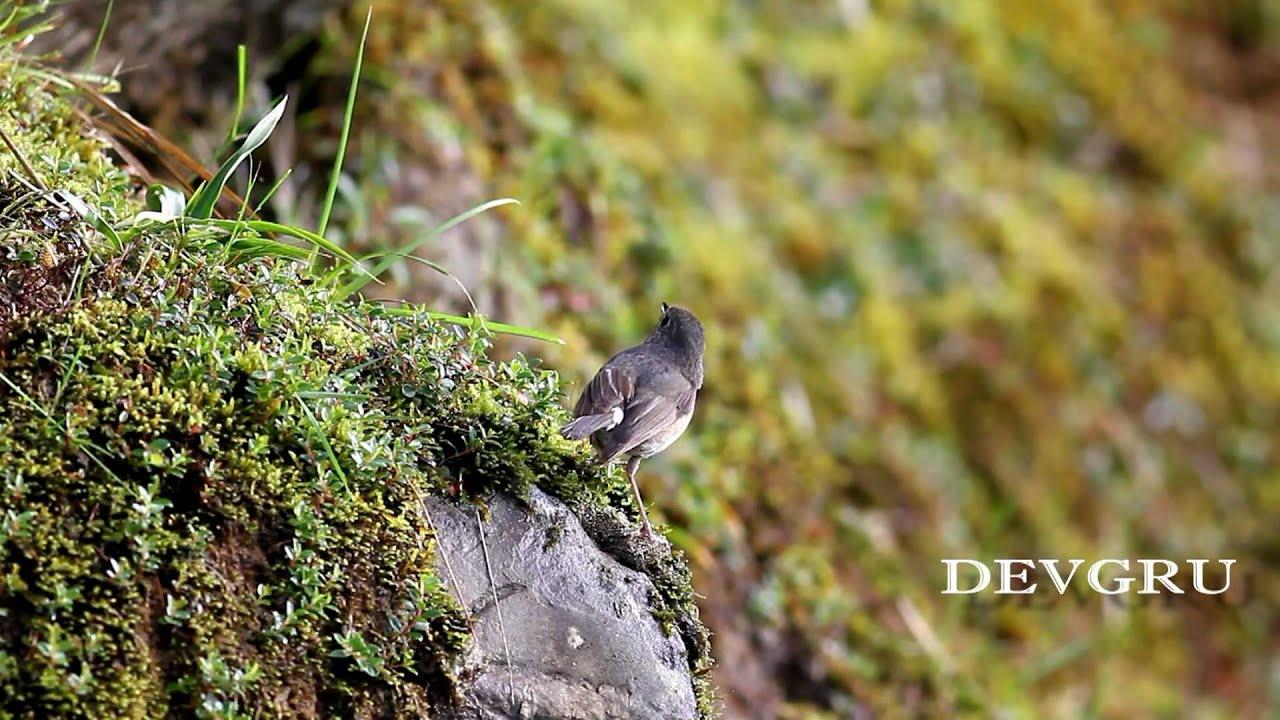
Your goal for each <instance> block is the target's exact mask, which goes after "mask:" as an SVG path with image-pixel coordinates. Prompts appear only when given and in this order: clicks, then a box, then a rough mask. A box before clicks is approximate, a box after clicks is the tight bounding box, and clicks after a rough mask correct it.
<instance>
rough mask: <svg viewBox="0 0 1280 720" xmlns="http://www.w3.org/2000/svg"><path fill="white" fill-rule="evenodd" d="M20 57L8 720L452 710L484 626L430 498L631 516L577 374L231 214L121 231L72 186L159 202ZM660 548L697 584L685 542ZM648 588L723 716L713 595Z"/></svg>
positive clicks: (3, 692) (7, 262)
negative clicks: (586, 432)
mask: <svg viewBox="0 0 1280 720" xmlns="http://www.w3.org/2000/svg"><path fill="white" fill-rule="evenodd" d="M14 62H15V60H14V58H12V57H9V56H0V74H3V75H4V76H5V77H6V78H7V79H8V80H9V81H8V82H6V83H4V84H3V85H2V86H0V107H3V108H4V110H5V112H3V113H0V130H3V131H4V132H5V133H6V135H7V136H8V137H10V138H12V139H13V140H14V142H15V144H16V145H17V147H18V148H19V151H20V152H21V153H22V155H23V160H25V161H26V164H29V165H30V166H31V169H33V170H34V171H35V172H36V173H37V176H36V177H34V178H32V177H26V176H25V175H24V173H25V172H26V171H27V168H25V167H22V163H19V162H17V161H16V158H15V157H12V156H11V154H10V153H0V276H3V278H4V283H3V285H2V286H0V307H3V308H6V312H8V315H7V316H5V317H4V319H3V321H2V322H0V716H19V715H23V714H27V713H35V714H36V715H38V716H50V717H52V716H65V717H162V716H165V715H183V716H189V715H196V716H200V717H216V718H239V717H250V716H259V715H267V716H278V717H284V716H293V717H320V716H332V717H339V716H341V717H375V716H377V717H383V716H403V717H425V716H427V715H429V714H430V713H432V712H433V708H437V709H438V708H441V707H446V706H450V705H451V704H452V703H453V702H454V701H455V699H456V698H458V697H460V696H461V695H462V693H461V688H462V687H463V686H464V685H465V683H466V682H467V681H468V680H469V678H468V677H467V676H466V674H465V673H460V671H461V670H463V669H464V664H463V659H464V656H465V649H466V647H467V645H468V643H469V641H470V633H471V625H470V623H469V622H468V617H467V613H466V611H465V610H464V609H463V608H462V607H460V606H459V605H458V603H457V602H456V601H455V600H454V598H453V596H452V595H451V592H450V590H449V588H448V587H447V584H446V583H445V581H444V580H443V579H442V578H441V575H440V574H439V573H438V571H437V565H436V550H437V540H436V538H435V537H434V536H433V533H432V531H431V526H430V523H429V522H428V520H427V510H426V507H427V505H426V503H427V501H428V498H436V499H440V498H448V499H450V500H451V501H453V502H462V503H465V502H469V501H473V500H478V501H481V502H483V500H484V499H485V498H488V497H492V496H493V494H494V493H503V494H505V495H506V496H510V497H514V498H528V497H529V495H530V492H531V489H532V488H533V487H534V486H535V485H540V486H542V487H544V488H545V489H547V490H548V491H550V492H552V493H554V494H555V495H557V496H558V497H559V498H561V499H562V500H564V501H565V502H567V503H569V505H570V506H572V507H575V508H579V509H581V510H582V511H584V512H595V511H599V512H603V511H605V510H604V509H605V508H610V509H609V510H608V512H611V513H617V512H620V511H625V512H628V513H631V514H632V515H633V516H634V509H633V508H630V507H629V505H628V503H629V496H628V493H627V492H626V489H625V487H624V486H623V484H622V482H621V481H620V478H619V477H618V476H617V474H616V473H614V472H612V471H609V470H607V469H604V468H601V467H599V466H598V465H596V464H595V463H594V461H593V458H592V456H591V454H590V451H589V450H588V449H587V448H585V447H582V446H581V445H578V444H571V443H567V442H566V441H564V440H563V439H561V438H560V437H559V435H558V433H557V432H556V428H557V426H558V424H559V423H560V422H561V421H562V419H563V417H564V413H563V411H562V410H561V408H560V405H559V403H560V400H561V398H560V390H559V383H558V379H557V377H556V376H555V374H554V373H551V372H548V371H545V370H541V369H538V368H536V367H535V366H534V365H533V364H532V363H530V362H529V361H526V360H525V359H523V358H517V359H515V360H512V361H509V362H494V361H491V360H489V359H488V358H487V357H486V355H485V352H486V350H487V340H486V339H485V338H484V336H482V335H479V334H474V333H471V334H467V333H463V332H461V331H459V330H458V329H457V328H455V327H453V326H448V325H442V324H440V323H438V322H436V321H434V320H432V319H430V318H429V317H428V316H426V315H425V314H421V313H415V312H402V311H393V310H392V309H388V308H386V307H384V306H381V305H378V304H370V303H348V302H339V301H337V300H336V299H335V297H334V294H333V293H332V290H331V288H330V287H329V285H327V284H326V283H324V282H323V281H320V280H319V279H318V278H317V277H316V276H314V275H312V274H311V273H310V272H309V271H308V270H307V269H306V268H305V267H304V266H302V265H300V264H297V263H293V262H289V261H287V260H282V259H279V258H273V257H261V256H252V255H249V254H243V253H238V252H236V251H235V250H234V248H233V247H232V246H231V245H230V244H229V243H228V238H227V236H226V233H224V232H221V231H216V230H214V229H209V228H200V227H182V226H181V224H180V223H158V224H155V225H153V226H149V227H147V228H145V229H142V230H140V231H139V232H137V233H135V234H133V235H132V236H130V238H129V240H128V242H127V243H125V245H124V247H122V248H116V247H114V246H113V245H112V244H111V243H108V242H106V240H105V239H104V238H103V237H102V236H101V235H99V234H98V233H96V232H95V231H94V230H93V229H92V228H91V227H90V226H88V225H86V224H84V223H82V222H79V221H78V219H73V218H69V216H68V207H67V205H66V204H65V203H61V202H59V201H58V199H57V198H58V197H59V196H58V195H56V194H55V193H56V191H58V190H66V191H68V192H71V193H72V194H74V195H76V196H77V197H79V198H80V199H82V200H83V201H84V202H85V203H86V204H88V205H89V206H91V207H93V208H95V209H96V210H97V211H98V212H99V214H100V215H101V216H102V217H103V218H104V219H105V220H106V221H107V222H108V223H116V224H122V225H123V224H128V223H129V221H130V217H131V214H134V213H137V212H138V211H140V210H141V209H142V205H141V203H140V202H139V200H138V197H137V193H136V192H135V191H134V189H133V188H132V186H131V184H130V182H129V180H128V178H127V176H125V175H124V174H123V173H121V172H120V171H119V170H118V169H116V168H115V167H114V166H113V165H112V164H111V163H110V162H108V161H107V159H106V155H105V154H104V148H103V146H102V145H101V143H100V142H99V141H97V140H94V139H92V137H91V134H90V133H89V132H88V128H86V127H84V126H83V125H81V124H80V123H81V122H82V120H81V119H80V116H79V115H78V114H77V113H76V112H74V111H73V109H72V106H71V103H70V100H69V99H68V98H67V97H65V96H63V95H60V94H59V92H58V91H56V89H55V88H54V87H53V86H51V85H50V83H48V82H47V80H43V79H41V78H40V76H38V75H32V74H24V73H21V72H18V71H17V70H16V69H15V65H14ZM46 221H47V222H46ZM37 285H38V286H39V289H38V294H35V293H36V291H35V290H33V289H32V288H34V287H36V286H37ZM35 300H38V302H37V301H35ZM592 509H594V510H592ZM548 552H555V548H554V547H553V548H551V549H549V550H548ZM658 565H664V566H671V567H673V568H676V570H675V572H676V574H677V576H679V577H682V578H685V579H686V581H687V578H688V571H687V568H686V567H685V565H684V561H683V559H682V558H681V557H680V556H679V555H678V553H677V554H673V553H670V552H668V553H665V554H664V556H663V557H662V559H661V562H660V563H658V564H657V565H655V567H657V566H658ZM650 601H651V603H652V607H653V612H654V613H655V614H657V615H658V616H660V617H662V618H669V619H675V618H679V621H678V622H675V623H668V625H669V626H670V629H671V630H672V631H673V632H675V631H676V630H677V629H679V630H680V631H681V632H680V637H681V638H682V644H683V645H684V646H686V647H692V648H695V650H696V652H691V653H689V656H690V657H691V658H692V660H691V661H690V664H691V667H690V670H692V671H693V672H694V673H695V674H696V675H697V678H698V679H697V681H696V682H697V684H698V688H699V693H700V697H701V703H702V704H701V707H702V708H703V710H704V711H705V710H707V709H709V707H710V704H709V700H708V698H709V697H710V695H709V689H708V685H707V683H706V680H705V675H706V672H707V670H708V669H709V665H710V661H709V654H708V653H707V652H706V632H705V629H702V628H701V625H700V623H698V621H697V614H696V613H697V611H696V608H695V607H694V606H693V603H692V590H691V588H690V587H689V586H688V584H687V582H685V583H684V584H683V585H680V584H672V583H662V582H659V583H658V584H657V590H656V592H655V593H654V594H653V596H652V597H651V598H650ZM689 629H693V630H694V632H689Z"/></svg>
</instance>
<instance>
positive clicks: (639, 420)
mask: <svg viewBox="0 0 1280 720" xmlns="http://www.w3.org/2000/svg"><path fill="white" fill-rule="evenodd" d="M697 393H698V390H697V388H695V387H693V385H692V383H690V382H689V380H688V378H686V377H684V376H683V375H681V374H680V372H679V371H678V370H676V369H675V368H670V369H669V370H664V371H662V372H658V373H656V374H654V373H653V372H652V371H651V372H650V374H649V375H647V376H646V378H645V384H644V387H641V388H638V389H637V391H636V393H635V396H634V397H632V398H631V400H630V402H628V403H627V404H626V405H625V406H624V407H623V416H622V422H620V423H618V424H617V426H615V427H614V428H613V429H611V430H610V431H609V432H608V434H607V435H608V437H607V441H606V442H605V443H604V445H603V447H602V448H601V450H602V451H603V452H604V454H605V456H606V459H608V458H610V457H613V456H615V455H619V454H622V453H625V452H627V451H628V450H630V449H631V448H634V447H636V446H637V445H639V444H641V443H643V442H645V441H646V440H648V439H650V438H651V437H653V436H654V435H655V434H657V433H660V432H662V431H663V430H666V429H668V428H669V427H671V426H672V425H674V424H675V423H676V422H677V421H678V420H679V418H680V417H682V416H684V415H687V414H688V413H690V412H692V411H693V402H694V398H695V397H696V396H697Z"/></svg>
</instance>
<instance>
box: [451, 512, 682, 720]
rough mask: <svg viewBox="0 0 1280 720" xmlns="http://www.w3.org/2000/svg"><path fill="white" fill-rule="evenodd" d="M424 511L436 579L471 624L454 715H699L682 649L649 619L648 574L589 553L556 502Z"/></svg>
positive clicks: (600, 719)
mask: <svg viewBox="0 0 1280 720" xmlns="http://www.w3.org/2000/svg"><path fill="white" fill-rule="evenodd" d="M428 502H429V504H430V509H431V517H432V521H433V523H434V524H435V527H436V532H437V536H438V540H439V543H440V546H439V553H438V557H439V558H440V560H439V561H438V562H439V564H440V573H441V576H442V577H443V578H444V579H445V582H446V584H448V585H449V586H450V587H451V588H453V589H454V592H455V594H457V595H459V596H460V599H461V601H462V603H463V605H464V606H465V607H467V608H469V610H470V612H471V614H472V618H473V622H474V623H475V642H474V645H473V648H472V652H471V657H470V658H469V662H470V663H472V664H473V665H474V666H475V667H477V668H478V674H477V675H476V676H475V678H474V680H472V681H471V682H468V683H466V684H465V687H464V691H463V692H464V704H463V706H462V707H461V708H459V709H458V710H457V711H455V714H454V717H456V718H481V719H483V720H490V719H494V718H557V719H560V718H564V719H571V720H605V719H613V718H644V719H645V720H658V719H664V720H665V719H672V720H676V719H678V720H685V719H687V718H696V717H697V716H698V711H697V707H696V702H695V700H694V692H693V685H692V681H691V676H690V672H689V662H688V659H687V656H686V653H685V648H684V644H683V643H682V642H681V640H680V638H679V637H676V636H672V637H668V636H667V635H665V634H664V633H663V631H662V628H661V627H660V626H659V625H658V622H657V621H656V620H655V619H654V618H653V616H652V614H651V613H650V609H649V597H650V594H651V593H654V592H655V591H654V589H653V585H652V583H651V582H650V580H649V578H648V576H646V575H645V574H643V573H640V572H637V571H635V570H631V569H629V568H626V567H623V566H622V565H621V564H619V563H618V562H617V561H616V560H614V559H613V558H612V557H610V556H609V555H607V554H605V553H604V552H602V551H601V550H600V549H599V548H597V547H596V545H595V543H594V542H592V540H591V538H590V537H588V535H587V533H586V532H585V531H584V530H583V528H582V525H581V524H580V523H579V522H578V518H577V517H576V516H575V515H574V514H573V513H572V512H571V511H570V510H569V509H568V508H567V507H565V506H564V505H563V504H562V503H560V502H559V501H558V500H555V499H554V498H552V497H550V496H548V495H547V494H545V493H543V492H541V491H539V490H537V489H534V491H533V494H532V497H531V498H530V507H529V508H525V507H522V506H521V505H519V504H518V503H517V502H516V501H514V500H512V499H510V498H508V497H506V496H502V495H499V496H497V497H495V498H494V499H493V500H492V501H491V502H490V504H489V519H488V520H487V521H485V522H483V523H482V524H481V523H480V522H479V520H478V515H477V512H476V510H475V509H474V508H471V507H468V506H463V505H459V504H455V503H451V502H448V501H445V500H440V499H435V498H432V499H430V500H428ZM481 527H482V528H483V531H484V534H483V537H482V536H481V533H480V528H481ZM482 541H483V542H482ZM486 549H487V551H488V557H489V562H488V568H489V570H486V563H485V552H484V551H485V550H486ZM446 560H447V562H446ZM490 571H491V573H492V578H493V582H492V583H490V579H489V578H490ZM455 582H456V584H455ZM495 596H496V602H495ZM499 611H500V612H499Z"/></svg>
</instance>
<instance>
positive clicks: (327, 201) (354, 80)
mask: <svg viewBox="0 0 1280 720" xmlns="http://www.w3.org/2000/svg"><path fill="white" fill-rule="evenodd" d="M372 19H373V6H372V5H370V6H369V12H367V13H366V14H365V16H364V30H363V31H362V32H361V33H360V48H359V49H358V50H357V51H356V66H355V69H354V70H352V72H351V88H350V89H348V90H347V109H346V111H345V112H344V113H343V116H342V135H341V136H340V137H339V138H338V154H337V156H336V157H335V158H334V159H333V171H332V172H330V173H329V189H328V190H327V191H326V192H325V196H324V206H323V207H321V209H320V222H319V223H318V224H317V225H316V234H317V235H324V232H325V230H327V229H328V228H329V213H330V212H331V211H332V210H333V199H334V197H335V196H337V194H338V177H339V176H340V175H342V162H343V160H344V159H345V158H346V156H347V141H348V140H349V139H350V138H351V118H352V116H353V115H354V114H355V109H356V88H357V87H359V85H360V69H361V68H362V67H363V66H364V43H365V40H366V39H367V38H368V37H369V21H370V20H372Z"/></svg>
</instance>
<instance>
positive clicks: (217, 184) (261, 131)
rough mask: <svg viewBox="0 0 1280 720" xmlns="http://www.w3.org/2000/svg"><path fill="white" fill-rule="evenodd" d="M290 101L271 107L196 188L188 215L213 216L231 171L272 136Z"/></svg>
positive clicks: (281, 101) (287, 99)
mask: <svg viewBox="0 0 1280 720" xmlns="http://www.w3.org/2000/svg"><path fill="white" fill-rule="evenodd" d="M288 101H289V97H288V96H287V95H286V96H285V97H283V98H281V99H280V102H278V103H276V106H275V107H273V108H271V111H270V112H268V113H267V114H266V115H265V116H263V118H262V119H261V120H259V121H258V124H257V125H254V126H253V129H252V130H250V131H249V134H248V135H246V136H245V138H244V142H243V143H242V144H241V145H240V147H239V148H237V149H236V151H235V152H233V153H231V157H229V158H227V160H226V162H224V163H222V166H221V167H219V168H218V172H216V173H214V175H213V177H212V178H210V179H209V181H208V182H206V183H205V184H204V185H201V186H200V189H199V190H196V193H195V195H192V196H191V202H189V203H187V217H189V218H193V219H196V220H207V219H209V218H210V217H212V216H213V208H214V206H215V205H217V204H218V197H219V196H221V195H222V188H223V186H224V185H226V184H227V180H228V179H230V177H231V173H233V172H235V171H236V168H238V167H240V163H242V162H244V159H245V158H247V157H249V154H250V153H252V152H253V151H254V150H257V149H258V148H259V147H260V146H261V145H262V144H263V143H265V142H266V141H267V138H269V137H271V133H272V131H274V130H275V129H276V125H277V124H278V123H279V122H280V117H281V116H282V115H284V107H285V103H287V102H288Z"/></svg>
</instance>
